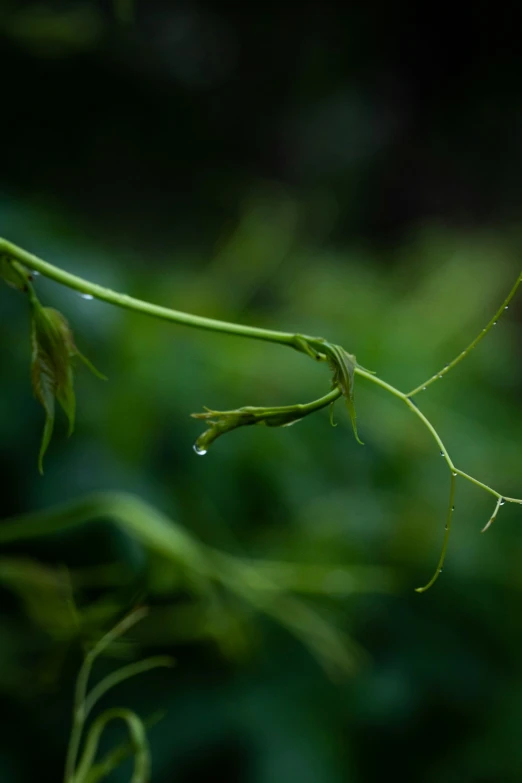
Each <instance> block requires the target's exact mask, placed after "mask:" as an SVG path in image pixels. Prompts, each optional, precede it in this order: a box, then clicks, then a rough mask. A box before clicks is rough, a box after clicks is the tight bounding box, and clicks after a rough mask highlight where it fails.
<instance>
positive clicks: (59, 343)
mask: <svg viewBox="0 0 522 783" xmlns="http://www.w3.org/2000/svg"><path fill="white" fill-rule="evenodd" d="M31 346H32V359H31V379H32V385H33V391H34V395H35V397H36V399H37V400H38V401H39V402H40V403H41V405H42V407H43V409H44V411H45V425H44V431H43V435H42V442H41V446H40V452H39V455H38V469H39V471H40V473H43V458H44V455H45V453H46V451H47V448H48V446H49V443H50V441H51V437H52V434H53V428H54V417H55V400H57V401H58V403H59V405H60V407H61V408H62V410H63V411H64V413H65V415H66V416H67V419H68V422H69V435H71V434H72V432H73V431H74V421H75V415H76V397H75V394H74V373H73V360H74V358H75V357H78V358H79V359H80V360H81V361H82V362H83V363H84V364H86V365H87V366H88V367H89V368H90V369H91V370H92V371H93V372H94V374H95V375H97V376H98V377H99V378H104V377H105V376H103V375H102V374H101V373H99V372H98V371H97V370H96V368H95V367H93V365H92V364H91V363H90V362H89V360H88V359H86V358H85V356H83V354H81V353H80V352H79V351H78V349H77V348H76V346H75V344H74V339H73V335H72V332H71V329H70V327H69V324H68V323H67V320H66V319H65V318H64V316H63V315H62V314H61V313H60V312H58V310H55V309H53V308H52V307H42V306H41V305H40V303H39V302H38V301H37V300H36V301H33V302H32V323H31Z"/></svg>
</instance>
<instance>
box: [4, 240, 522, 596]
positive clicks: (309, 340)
mask: <svg viewBox="0 0 522 783" xmlns="http://www.w3.org/2000/svg"><path fill="white" fill-rule="evenodd" d="M2 259H8V260H9V261H10V262H11V263H12V262H13V261H14V262H15V263H18V264H21V265H22V266H23V267H25V268H27V269H28V270H34V271H36V272H39V273H40V274H41V275H44V276H45V277H48V278H49V279H51V280H54V281H55V282H56V283H60V284H61V285H65V286H67V287H68V288H72V289H73V290H75V291H78V292H80V293H82V294H89V295H90V296H92V297H95V298H97V299H100V300H102V301H104V302H108V303H109V304H113V305H116V306H117V307H123V308H125V309H127V310H132V311H134V312H139V313H143V314H145V315H150V316H153V317H155V318H160V319H162V320H166V321H170V322H172V323H176V324H180V325H184V326H190V327H193V328H197V329H205V330H207V331H213V332H220V333H222V334H228V335H235V336H238V337H246V338H250V339H255V340H264V341H266V342H272V343H276V344H279V345H286V346H288V347H290V348H293V349H294V350H297V351H300V352H301V353H304V354H306V355H308V356H310V357H311V358H313V359H315V360H319V361H325V360H328V361H329V363H330V364H331V365H332V369H333V370H334V388H333V389H332V391H331V392H330V393H329V394H328V395H326V396H325V397H323V398H320V399H319V400H316V401H314V402H312V403H306V404H304V405H302V406H288V407H285V408H279V409H277V408H264V409H262V408H250V409H249V408H246V409H245V408H243V409H238V411H227V412H224V413H221V414H219V413H218V412H214V411H207V413H204V414H196V416H197V417H199V418H208V419H210V418H211V417H212V416H214V417H215V416H216V415H218V416H219V415H221V416H228V417H229V418H228V419H227V420H226V426H225V425H223V426H224V431H228V430H229V429H233V428H234V427H235V426H241V425H242V424H254V423H259V419H260V417H261V418H262V414H261V412H262V411H263V412H264V413H265V414H266V413H267V412H268V414H270V415H274V416H276V415H277V414H278V413H279V414H280V413H283V414H286V413H290V414H291V410H292V411H294V412H295V411H296V409H297V408H301V410H302V414H303V415H307V414H308V413H312V412H313V411H315V410H319V409H320V408H322V407H324V406H325V405H327V404H331V403H332V402H335V400H336V399H337V398H338V397H340V396H341V394H344V396H346V398H347V402H348V407H349V411H350V416H351V418H352V424H353V427H354V432H355V435H356V437H357V431H356V426H355V409H354V407H353V377H354V376H355V375H357V376H360V377H361V378H365V379H366V380H367V381H369V382H370V383H373V384H375V385H377V386H380V387H381V388H382V389H384V390H385V391H386V392H388V393H389V394H392V395H393V396H394V397H397V398H398V399H399V400H401V401H402V402H403V403H405V404H406V406H407V407H408V408H409V410H411V411H412V413H414V414H415V416H417V418H418V419H419V420H420V421H421V422H422V424H423V425H424V427H426V429H427V430H428V431H429V432H430V434H431V436H432V438H433V439H434V441H435V442H436V444H437V446H438V448H439V450H440V453H441V455H442V456H443V457H444V460H445V462H446V464H447V466H448V469H449V471H450V476H451V491H450V507H449V512H448V517H447V523H446V531H445V535H444V541H443V546H442V552H441V556H440V559H439V563H438V565H437V569H436V571H435V573H434V575H433V577H432V579H431V580H430V581H429V582H428V583H427V585H426V586H425V587H422V588H418V590H419V591H420V592H423V591H424V590H426V589H428V587H431V586H432V585H433V583H434V582H435V581H436V579H437V578H438V576H439V574H440V573H441V571H442V567H443V565H444V559H445V556H446V551H447V546H448V538H449V532H450V528H451V519H452V511H453V505H454V503H453V500H454V495H455V483H456V482H455V478H456V477H457V476H460V477H461V478H463V479H465V480H466V481H469V482H471V483H472V484H474V485H475V486H477V487H479V488H480V489H483V490H484V491H485V492H488V493H489V494H491V495H493V496H494V497H495V498H496V500H497V507H496V509H495V511H494V513H493V516H492V518H491V519H490V521H489V522H488V524H487V525H486V526H485V528H484V530H486V529H487V528H488V527H489V526H490V524H491V522H492V521H493V519H494V518H495V517H496V516H497V513H498V510H499V508H500V506H501V505H502V504H503V503H518V504H522V499H520V498H514V497H506V496H504V495H503V494H501V493H500V492H498V491H497V490H495V489H493V488H492V487H490V486H488V485H487V484H485V483H483V482H482V481H479V480H478V479H476V478H474V477H473V476H470V475H469V474H468V473H465V472H464V471H463V470H461V469H460V468H458V467H456V465H455V464H454V462H453V460H452V459H451V457H450V456H449V454H448V451H447V449H446V447H445V446H444V443H443V442H442V440H441V438H440V436H439V434H438V433H437V431H436V429H435V427H434V426H433V425H432V424H431V422H430V421H429V419H428V418H427V417H426V416H425V415H424V414H423V413H422V412H421V410H420V409H419V408H418V406H417V404H416V403H415V402H413V401H412V398H413V397H414V396H415V395H416V394H417V393H418V392H420V391H423V390H424V389H426V388H428V386H430V385H431V384H432V383H434V382H435V381H436V380H438V379H439V378H441V377H443V376H444V375H446V374H447V373H448V372H449V371H450V370H451V369H453V367H455V366H456V365H457V364H458V363H459V362H460V361H462V359H464V357H465V356H467V354H468V353H469V352H470V351H471V350H473V348H475V346H477V345H478V344H479V342H480V341H481V340H482V339H483V338H484V337H485V336H486V334H487V333H488V332H489V331H490V330H491V329H492V328H493V326H494V325H495V324H496V323H497V321H498V319H499V318H500V317H501V316H502V314H503V313H504V312H505V311H506V310H507V309H508V307H509V303H510V302H511V300H512V299H513V297H514V296H515V293H516V291H517V289H518V287H519V285H520V283H521V282H522V272H521V273H520V274H519V276H518V278H517V280H516V282H515V284H514V286H513V288H512V289H511V291H510V292H509V294H508V296H507V297H506V299H505V300H504V302H503V303H502V305H501V306H500V307H499V309H498V310H497V312H496V313H495V315H494V316H493V318H491V320H490V321H489V323H488V324H487V326H486V327H485V328H484V329H483V330H482V331H481V332H480V334H479V335H478V336H477V337H476V338H475V339H474V340H473V341H472V342H471V343H470V344H469V345H468V347H467V348H466V349H465V350H464V351H462V352H461V353H460V354H459V355H458V356H457V357H456V358H455V359H454V360H453V361H452V362H450V363H449V364H448V365H446V366H445V367H444V368H443V369H442V370H440V371H439V372H438V373H436V374H435V375H433V376H432V377H431V378H429V379H428V380H427V381H425V382H424V383H422V384H421V385H420V386H418V387H416V388H415V389H413V390H412V391H410V392H408V393H404V392H402V391H400V390H399V389H397V388H395V387H394V386H392V385H391V384H389V383H387V382H386V381H384V380H382V379H381V378H379V377H378V376H377V375H375V374H373V373H371V372H369V371H368V370H365V369H364V368H363V367H361V366H360V365H358V364H357V362H356V360H355V357H354V356H352V355H351V354H348V353H346V352H345V351H344V349H342V348H341V347H340V346H334V345H332V344H330V343H328V342H326V341H325V340H324V339H322V338H319V337H309V336H306V335H302V334H294V333H291V332H281V331H277V330H273V329H263V328H259V327H255V326H249V325H245V324H236V323H230V322H227V321H219V320H216V319H213V318H206V317H204V316H199V315H194V314H191V313H185V312H182V311H180V310H172V309H170V308H167V307H162V306H159V305H155V304H151V303H150V302H146V301H143V300H141V299H136V298H134V297H131V296H127V295H126V294H121V293H118V292H116V291H112V290H111V289H109V288H105V287H103V286H100V285H96V284H94V283H91V282H89V281H87V280H84V279H83V278H81V277H78V276H76V275H72V274H70V273H69V272H66V271H64V270H62V269H60V268H58V267H56V266H54V265H53V264H50V263H48V262H47V261H44V260H42V259H41V258H38V256H35V255H33V254H31V253H29V252H27V251H26V250H23V249H22V248H20V247H17V246H16V245H14V244H12V243H11V242H8V241H7V240H5V239H2V238H0V260H2ZM31 291H32V288H31V289H28V293H29V294H30V296H31V295H34V294H31ZM290 409H291V410H290ZM245 411H246V412H247V413H252V412H255V413H254V414H253V415H252V418H251V420H248V421H247V420H246V418H245V417H244V416H243V420H242V421H241V422H239V424H238V423H234V426H230V422H231V419H230V416H231V415H232V414H234V415H237V414H238V413H239V412H241V413H242V414H245ZM269 418H270V416H269V415H268V416H265V419H266V420H267V421H268V419H269ZM283 418H284V416H283ZM299 418H302V415H301V416H295V417H294V420H298V419H299ZM223 421H224V419H221V420H220V422H221V423H222V422H223ZM265 423H266V421H265ZM287 423H293V421H291V422H288V421H287ZM213 424H214V426H215V421H214V422H213ZM220 426H221V425H220ZM279 426H281V424H279ZM283 426H284V425H283ZM208 432H210V430H207V433H208ZM207 433H205V434H207ZM218 434H221V433H218ZM214 437H216V436H215V435H214ZM212 439H213V438H212ZM197 444H198V442H196V445H197ZM205 451H206V449H205V448H204V447H201V448H200V450H199V453H204V452H205Z"/></svg>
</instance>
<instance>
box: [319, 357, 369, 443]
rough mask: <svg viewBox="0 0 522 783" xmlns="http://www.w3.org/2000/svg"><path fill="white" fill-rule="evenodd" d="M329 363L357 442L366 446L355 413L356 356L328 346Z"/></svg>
mask: <svg viewBox="0 0 522 783" xmlns="http://www.w3.org/2000/svg"><path fill="white" fill-rule="evenodd" d="M325 347H326V349H327V355H328V362H329V364H330V367H331V368H332V371H333V381H332V383H333V385H334V386H339V387H340V389H341V391H342V393H343V395H344V397H345V399H346V407H347V408H348V413H349V414H350V419H351V422H352V429H353V434H354V435H355V440H356V441H357V443H360V444H361V446H364V443H363V442H362V440H361V439H360V438H359V434H358V432H357V414H356V412H355V400H354V378H355V367H356V366H357V360H356V358H355V356H353V355H352V354H351V353H348V352H347V351H345V350H344V348H341V346H340V345H332V344H331V343H327V344H326V346H325Z"/></svg>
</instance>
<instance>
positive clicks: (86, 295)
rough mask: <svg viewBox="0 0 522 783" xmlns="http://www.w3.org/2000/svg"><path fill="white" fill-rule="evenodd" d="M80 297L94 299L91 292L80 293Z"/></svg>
mask: <svg viewBox="0 0 522 783" xmlns="http://www.w3.org/2000/svg"><path fill="white" fill-rule="evenodd" d="M80 296H81V298H82V299H94V296H93V295H92V294H80Z"/></svg>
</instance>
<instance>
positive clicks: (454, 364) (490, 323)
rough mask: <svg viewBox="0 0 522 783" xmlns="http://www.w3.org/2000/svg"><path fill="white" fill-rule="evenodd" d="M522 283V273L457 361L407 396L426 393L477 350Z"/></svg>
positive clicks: (456, 358) (457, 357)
mask: <svg viewBox="0 0 522 783" xmlns="http://www.w3.org/2000/svg"><path fill="white" fill-rule="evenodd" d="M521 282H522V272H521V273H520V275H519V276H518V279H517V281H516V283H515V285H514V286H513V288H512V289H511V291H510V292H509V294H508V295H507V297H506V298H505V299H504V301H503V302H502V304H501V305H500V307H499V308H498V310H497V312H496V313H495V315H494V316H493V317H492V318H491V320H490V321H489V322H488V324H487V326H486V327H485V328H484V329H483V330H482V331H481V332H480V334H479V335H478V336H477V337H475V339H474V340H473V341H472V342H471V343H470V344H469V345H468V347H467V348H465V349H464V350H463V351H462V352H461V353H459V355H458V356H456V357H455V359H453V361H451V362H450V363H449V364H446V365H445V366H444V367H443V368H442V370H439V371H438V372H436V373H435V375H433V376H432V377H431V378H429V379H428V380H427V381H424V383H421V384H420V385H419V386H417V387H416V388H415V389H412V391H410V392H408V394H407V395H406V396H407V397H413V396H414V395H415V394H418V393H419V392H420V391H424V390H425V389H427V388H428V386H431V384H432V383H435V381H437V380H439V378H442V377H443V376H444V375H446V374H447V373H448V372H449V371H450V370H452V369H453V368H454V367H455V366H456V365H457V364H458V363H459V362H461V361H462V360H463V359H464V358H465V357H466V356H467V355H468V353H470V351H472V350H473V348H475V347H476V346H477V345H478V344H479V343H480V341H481V340H483V339H484V337H485V336H486V334H487V333H488V332H489V331H490V329H492V328H493V327H494V326H495V325H496V323H497V321H498V319H499V318H501V316H502V315H504V313H505V312H506V310H507V309H508V305H509V303H510V302H511V300H512V299H513V297H514V296H515V294H516V292H517V289H518V287H519V285H520V283H521Z"/></svg>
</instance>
